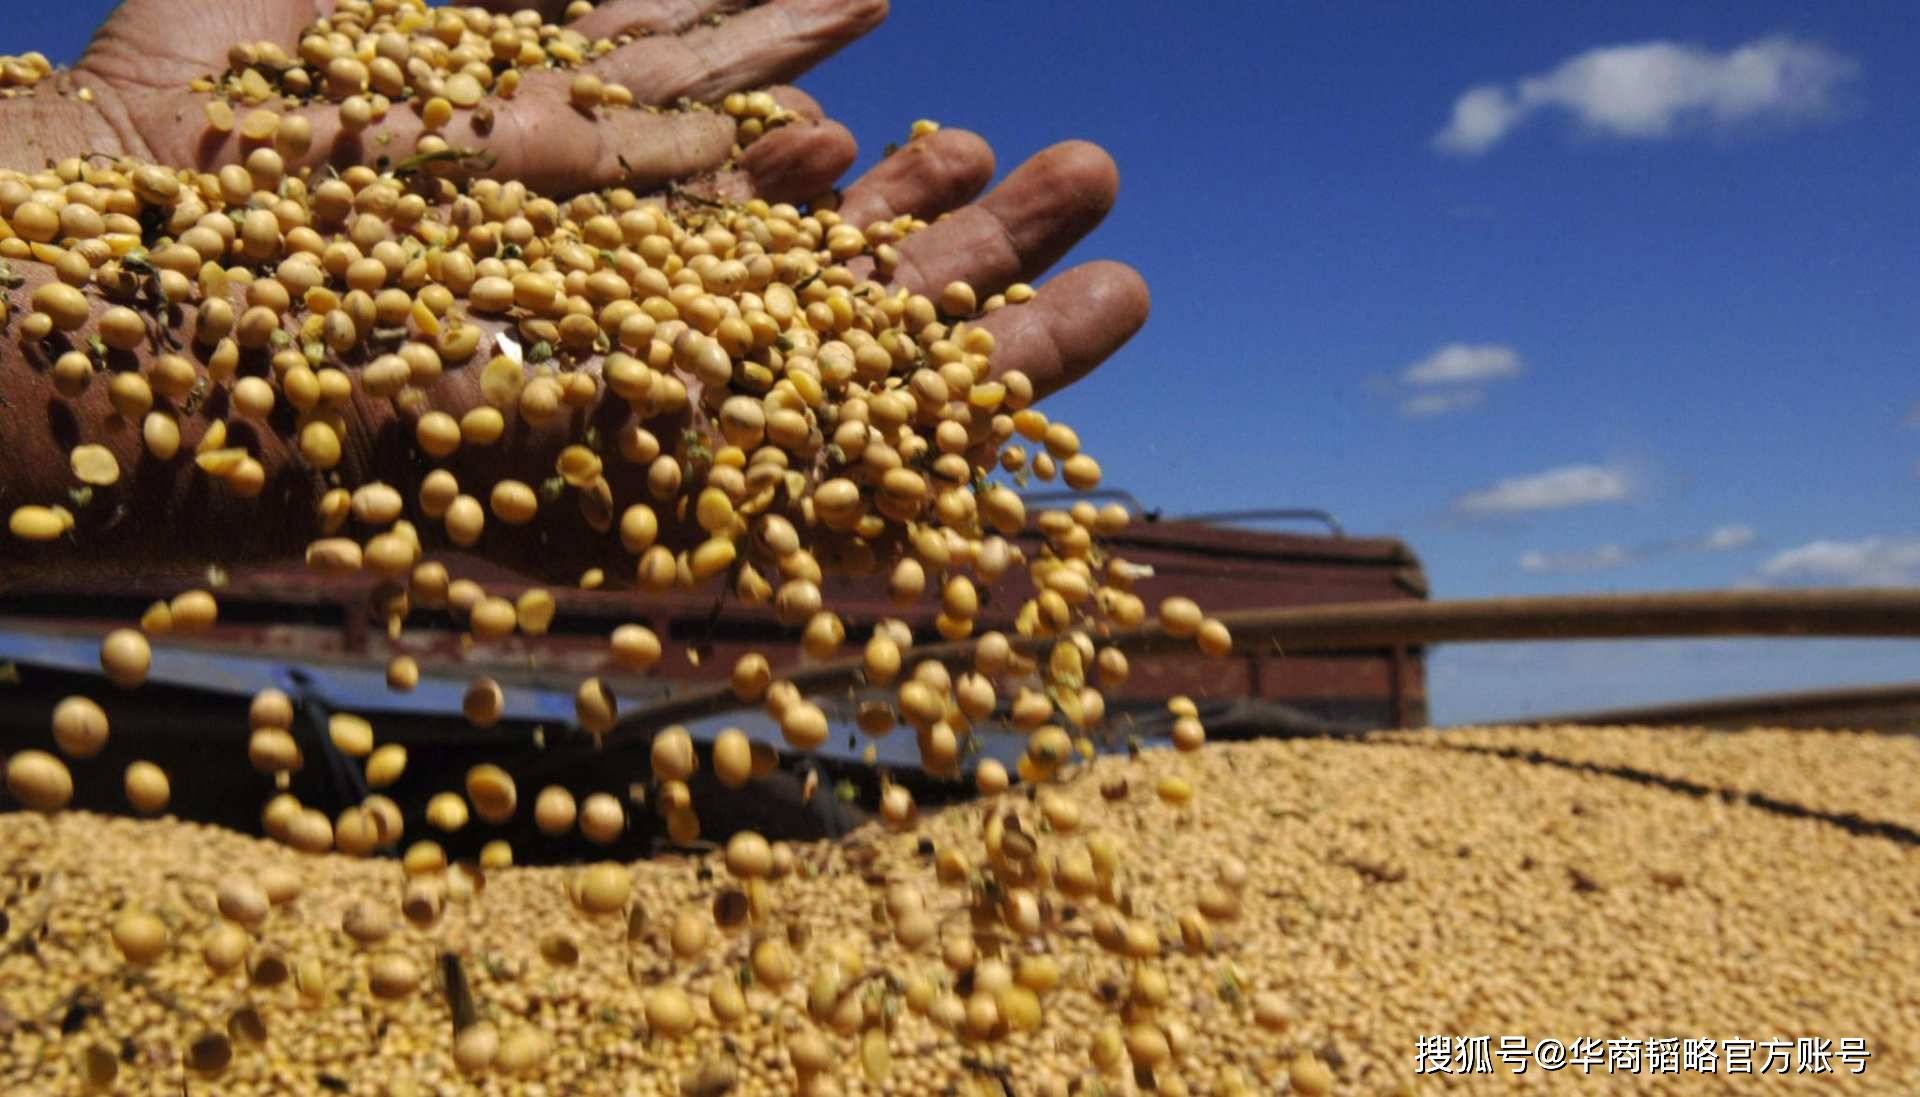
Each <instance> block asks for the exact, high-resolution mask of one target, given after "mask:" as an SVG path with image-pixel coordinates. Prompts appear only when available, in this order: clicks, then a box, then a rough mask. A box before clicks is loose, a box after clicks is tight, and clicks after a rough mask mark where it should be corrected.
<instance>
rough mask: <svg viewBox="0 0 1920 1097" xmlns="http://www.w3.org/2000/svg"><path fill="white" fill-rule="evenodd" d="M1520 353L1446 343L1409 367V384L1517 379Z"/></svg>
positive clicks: (1406, 378) (1497, 346) (1406, 376)
mask: <svg viewBox="0 0 1920 1097" xmlns="http://www.w3.org/2000/svg"><path fill="white" fill-rule="evenodd" d="M1520 369H1521V363H1520V352H1519V351H1516V350H1514V349H1513V348H1512V347H1507V346H1501V345H1500V344H1498V343H1448V344H1447V345H1446V346H1444V347H1441V348H1440V349H1439V350H1436V351H1434V352H1433V353H1432V354H1429V355H1427V356H1426V357H1425V358H1422V359H1421V360H1420V361H1418V362H1415V363H1414V364H1413V365H1411V366H1408V367H1407V368H1406V370H1405V371H1403V372H1402V373H1401V374H1400V379H1401V380H1402V381H1405V382H1406V383H1407V384H1409V385H1457V384H1464V383H1467V382H1470V381H1497V380H1500V379H1502V378H1506V377H1518V376H1520Z"/></svg>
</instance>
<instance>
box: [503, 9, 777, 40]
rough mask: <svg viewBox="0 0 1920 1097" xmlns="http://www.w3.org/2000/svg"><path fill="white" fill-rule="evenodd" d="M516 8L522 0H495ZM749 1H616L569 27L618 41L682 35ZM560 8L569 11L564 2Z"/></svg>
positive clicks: (569, 28)
mask: <svg viewBox="0 0 1920 1097" xmlns="http://www.w3.org/2000/svg"><path fill="white" fill-rule="evenodd" d="M495 2H496V3H499V4H500V5H501V6H502V7H505V8H509V9H510V8H513V7H517V6H519V5H520V4H521V3H522V0H495ZM746 3H747V0H613V2H612V3H602V4H601V5H599V6H598V7H596V8H594V9H593V10H592V11H591V12H589V13H587V14H586V15H583V16H581V17H580V18H578V19H576V20H574V21H573V22H571V23H568V24H567V29H568V30H574V31H579V32H580V33H581V34H583V35H586V36H587V37H588V38H590V39H597V38H618V37H620V36H621V35H623V34H635V35H638V34H679V33H681V32H682V31H685V30H686V29H687V28H689V27H691V26H693V25H694V24H696V23H698V22H700V21H701V20H702V19H706V18H708V17H709V16H714V15H724V14H726V13H728V12H730V11H733V10H736V9H738V8H741V7H744V6H745V4H746ZM556 6H557V7H558V8H560V9H562V10H564V9H565V8H566V3H565V2H564V0H557V2H556Z"/></svg>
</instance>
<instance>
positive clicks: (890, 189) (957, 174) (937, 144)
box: [840, 129, 994, 228]
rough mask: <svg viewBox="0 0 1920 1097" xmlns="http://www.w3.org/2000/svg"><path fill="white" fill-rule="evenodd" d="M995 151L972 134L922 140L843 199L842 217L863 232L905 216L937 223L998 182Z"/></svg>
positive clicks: (943, 133)
mask: <svg viewBox="0 0 1920 1097" xmlns="http://www.w3.org/2000/svg"><path fill="white" fill-rule="evenodd" d="M993 167H994V162H993V147H992V146H991V145H988V144H987V143H986V142H985V141H983V140H981V139H980V137H979V136H978V135H976V134H972V133H968V132H967V131H966V130H956V129H943V130H936V131H934V132H933V133H930V134H928V135H927V136H925V137H916V138H914V139H913V140H911V141H908V142H907V143H906V144H905V145H904V146H902V147H901V148H900V149H898V150H896V151H895V152H893V153H892V154H891V155H889V156H888V157H887V158H886V159H884V160H882V161H880V162H879V163H878V164H875V165H874V166H873V168H872V169H871V170H869V171H868V172H867V173H866V174H865V175H862V176H861V177H860V178H859V179H856V180H855V181H854V182H853V183H852V184H851V185H850V186H848V187H847V189H846V191H845V192H844V193H842V194H841V195H840V218H841V220H843V221H845V222H847V223H848V224H851V225H858V226H860V227H862V228H864V227H866V226H867V225H871V224H873V223H874V222H875V221H891V220H892V219H894V218H895V217H898V216H900V215H901V214H907V215H910V216H913V217H918V218H921V219H923V220H927V221H931V220H933V219H934V218H935V217H938V216H940V215H941V214H943V213H947V212H949V211H951V210H956V209H959V208H960V207H961V206H963V205H966V204H967V203H968V202H971V201H973V199H974V198H975V197H976V196H977V195H978V194H979V193H980V192H981V191H982V190H984V189H986V186H987V184H988V183H989V182H991V181H992V180H993Z"/></svg>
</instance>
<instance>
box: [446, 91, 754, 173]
mask: <svg viewBox="0 0 1920 1097" xmlns="http://www.w3.org/2000/svg"><path fill="white" fill-rule="evenodd" d="M571 82H572V81H571V78H570V77H569V76H568V75H567V74H565V73H560V72H552V73H536V74H531V75H529V77H528V78H527V80H526V82H525V84H524V86H523V87H522V89H521V92H520V94H519V95H518V96H516V97H514V98H513V99H512V100H509V101H506V102H504V103H497V104H495V107H494V122H493V125H492V127H491V128H490V129H489V130H488V131H487V132H484V133H483V132H479V131H477V130H475V129H474V123H475V121H476V119H475V117H474V115H473V113H472V112H466V113H464V114H463V115H461V116H459V117H456V118H455V119H454V121H453V122H452V123H451V124H450V125H449V126H448V127H447V128H448V131H449V132H448V134H447V141H448V143H450V144H452V145H454V146H456V147H458V146H460V145H462V144H464V143H468V142H472V143H475V144H478V145H479V146H480V147H483V148H485V149H487V150H488V151H489V152H491V153H492V154H493V155H494V156H495V157H496V158H497V162H496V164H495V166H494V168H493V169H492V170H491V171H489V172H487V173H486V174H488V175H493V176H496V177H498V178H502V179H506V178H513V179H519V180H521V181H522V182H524V183H526V185H527V186H528V187H530V188H532V189H534V190H537V191H541V192H544V193H561V192H573V191H580V190H586V189H590V188H594V187H606V186H614V185H626V186H633V187H640V188H643V189H645V188H652V187H658V186H663V185H665V184H666V183H669V182H672V181H674V180H678V179H684V178H687V177H688V176H692V175H697V174H700V173H702V172H708V171H712V170H713V169H714V168H716V167H718V166H719V165H720V164H721V163H723V162H724V161H725V160H726V158H727V156H728V154H729V153H730V152H731V151H732V149H733V122H732V120H731V119H729V118H727V117H726V116H725V115H722V114H719V113H717V112H713V111H675V112H667V113H662V114H654V113H652V112H649V111H644V110H633V109H626V108H618V107H614V108H601V109H599V110H596V111H593V112H591V113H589V112H585V111H581V110H578V109H576V108H574V107H573V106H572V105H571V104H570V103H569V102H568V86H569V85H570V84H571Z"/></svg>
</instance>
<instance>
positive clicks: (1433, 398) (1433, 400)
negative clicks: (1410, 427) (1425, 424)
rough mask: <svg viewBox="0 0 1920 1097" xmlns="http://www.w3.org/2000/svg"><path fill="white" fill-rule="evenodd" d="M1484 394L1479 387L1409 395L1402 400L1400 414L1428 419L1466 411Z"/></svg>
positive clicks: (1476, 404)
mask: <svg viewBox="0 0 1920 1097" xmlns="http://www.w3.org/2000/svg"><path fill="white" fill-rule="evenodd" d="M1484 395H1485V394H1483V393H1482V392H1481V391H1480V390H1479V389H1461V390H1460V391H1458V392H1423V393H1420V394H1419V395H1418V396H1409V397H1407V398H1406V399H1405V400H1402V401H1400V414H1401V415H1404V416H1406V417H1407V418H1409V419H1426V418H1430V417H1432V416H1435V415H1447V414H1450V413H1452V412H1456V411H1465V410H1467V409H1468V408H1471V407H1477V406H1478V405H1479V403H1480V401H1481V399H1483V397H1484Z"/></svg>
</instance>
